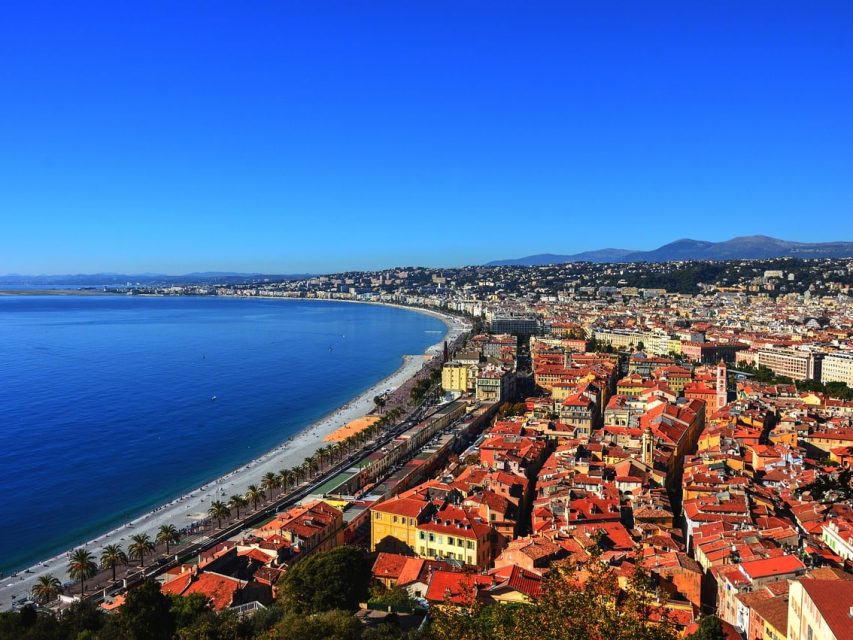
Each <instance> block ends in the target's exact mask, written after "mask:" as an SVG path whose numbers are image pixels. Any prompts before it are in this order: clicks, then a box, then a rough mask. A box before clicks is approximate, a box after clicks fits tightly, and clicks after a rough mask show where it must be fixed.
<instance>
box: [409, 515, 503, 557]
mask: <svg viewBox="0 0 853 640" xmlns="http://www.w3.org/2000/svg"><path fill="white" fill-rule="evenodd" d="M417 529H418V530H417V547H416V549H415V551H416V553H417V554H418V555H419V556H421V557H423V558H439V559H445V560H446V559H449V560H459V561H460V562H464V563H465V564H470V565H476V566H478V567H480V568H485V567H487V566H489V564H490V563H491V561H492V559H493V558H494V557H495V555H497V553H496V552H497V549H496V548H495V545H494V541H493V538H494V536H493V535H492V534H493V533H494V529H493V528H492V527H491V526H490V525H489V524H488V523H487V522H486V521H485V520H483V519H482V518H480V517H478V516H476V515H474V514H473V513H470V512H468V511H466V510H465V509H462V508H460V507H456V506H452V505H447V506H445V507H443V508H442V509H440V510H439V511H437V512H436V513H435V515H433V516H432V518H430V519H429V520H427V521H426V522H424V523H423V524H420V525H418V527H417Z"/></svg>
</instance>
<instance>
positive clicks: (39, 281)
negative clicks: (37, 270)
mask: <svg viewBox="0 0 853 640" xmlns="http://www.w3.org/2000/svg"><path fill="white" fill-rule="evenodd" d="M311 275H312V274H308V273H293V274H284V275H272V274H263V273H236V272H231V271H205V272H196V273H187V274H184V275H166V274H162V273H133V274H123V273H86V274H66V275H21V274H14V273H13V274H8V275H2V276H0V286H3V285H12V286H17V287H21V286H27V285H37V286H48V285H58V286H59V285H73V286H80V287H92V286H94V287H101V286H124V285H126V284H127V283H129V282H130V283H133V284H136V285H179V284H220V283H221V284H239V283H243V282H261V281H264V280H302V279H303V278H309V277H311Z"/></svg>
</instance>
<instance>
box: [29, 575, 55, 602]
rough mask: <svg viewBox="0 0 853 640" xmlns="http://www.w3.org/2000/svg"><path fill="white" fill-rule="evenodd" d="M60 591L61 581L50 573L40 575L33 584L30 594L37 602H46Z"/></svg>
mask: <svg viewBox="0 0 853 640" xmlns="http://www.w3.org/2000/svg"><path fill="white" fill-rule="evenodd" d="M60 591H62V583H61V582H60V581H59V578H54V577H53V576H52V575H51V574H47V575H46V576H40V577H39V579H38V581H37V582H36V583H35V584H34V585H33V589H32V594H33V598H35V601H36V602H38V603H39V604H47V603H48V602H51V601H52V600H54V599H55V598H56V596H58V595H59V592H60Z"/></svg>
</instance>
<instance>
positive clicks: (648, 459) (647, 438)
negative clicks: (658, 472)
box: [643, 427, 655, 467]
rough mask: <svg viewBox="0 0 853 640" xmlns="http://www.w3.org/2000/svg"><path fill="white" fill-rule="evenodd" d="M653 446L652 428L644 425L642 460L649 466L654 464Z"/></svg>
mask: <svg viewBox="0 0 853 640" xmlns="http://www.w3.org/2000/svg"><path fill="white" fill-rule="evenodd" d="M654 446H655V443H654V437H653V436H652V430H651V429H650V428H649V427H646V430H645V431H643V462H644V463H645V464H647V465H649V466H650V467H653V466H654V460H653V458H652V448H653V447H654Z"/></svg>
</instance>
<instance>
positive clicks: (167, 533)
mask: <svg viewBox="0 0 853 640" xmlns="http://www.w3.org/2000/svg"><path fill="white" fill-rule="evenodd" d="M180 540H181V534H180V533H178V529H177V528H176V527H175V525H173V524H164V525H163V526H162V527H160V530H159V531H158V532H157V538H156V542H157V544H165V545H166V555H169V545H170V544H178V542H180Z"/></svg>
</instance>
